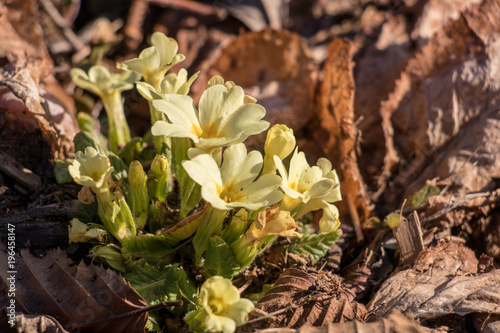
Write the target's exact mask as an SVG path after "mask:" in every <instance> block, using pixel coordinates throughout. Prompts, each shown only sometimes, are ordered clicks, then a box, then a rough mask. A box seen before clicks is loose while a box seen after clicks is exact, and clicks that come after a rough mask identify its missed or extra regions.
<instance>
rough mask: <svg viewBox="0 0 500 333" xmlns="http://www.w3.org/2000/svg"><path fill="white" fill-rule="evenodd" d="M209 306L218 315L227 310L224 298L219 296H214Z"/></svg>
mask: <svg viewBox="0 0 500 333" xmlns="http://www.w3.org/2000/svg"><path fill="white" fill-rule="evenodd" d="M208 306H210V309H211V310H212V313H214V314H216V315H220V314H222V313H224V312H225V311H226V304H225V303H224V300H223V299H221V298H219V297H212V298H211V299H210V303H209V304H208Z"/></svg>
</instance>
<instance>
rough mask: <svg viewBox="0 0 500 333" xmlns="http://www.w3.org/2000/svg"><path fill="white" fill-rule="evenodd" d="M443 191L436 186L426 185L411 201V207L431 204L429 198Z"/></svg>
mask: <svg viewBox="0 0 500 333" xmlns="http://www.w3.org/2000/svg"><path fill="white" fill-rule="evenodd" d="M440 192H441V189H440V188H439V187H437V186H435V185H425V186H424V187H422V188H421V189H420V190H419V191H418V192H417V193H415V194H414V195H413V197H412V198H411V199H410V207H411V208H417V207H420V206H422V205H424V204H427V203H429V197H432V196H433V195H438V194H439V193H440Z"/></svg>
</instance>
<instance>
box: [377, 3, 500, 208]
mask: <svg viewBox="0 0 500 333" xmlns="http://www.w3.org/2000/svg"><path fill="white" fill-rule="evenodd" d="M498 22H500V12H499V11H498V1H494V0H485V1H483V2H482V4H481V5H480V6H471V7H470V8H469V9H467V10H466V11H465V12H463V14H462V15H461V16H460V18H459V19H457V20H451V21H449V22H448V23H447V24H446V25H445V27H444V28H443V30H442V31H440V32H438V33H437V34H436V35H434V37H432V38H431V39H430V40H429V42H428V44H427V45H426V46H425V47H424V48H423V49H422V51H421V52H419V53H418V54H417V55H416V56H415V57H414V58H413V59H411V60H410V61H409V63H408V66H407V68H406V70H405V71H404V73H403V74H402V76H401V78H400V80H399V81H398V82H397V84H396V88H395V90H394V92H393V93H392V94H391V95H390V97H389V99H388V100H387V101H386V102H385V103H384V104H383V105H382V109H381V114H382V118H383V122H384V126H385V128H386V130H385V134H386V144H387V150H388V151H396V152H397V155H396V154H393V155H388V156H386V160H385V165H384V173H385V175H386V176H388V175H390V173H391V171H394V170H395V171H394V172H395V181H394V183H392V184H391V185H395V186H391V189H390V190H387V191H386V193H385V194H386V200H387V201H389V202H393V201H394V199H397V198H399V197H401V195H402V194H404V197H409V196H410V195H411V194H413V193H415V192H416V191H417V190H418V189H419V188H421V187H422V186H423V185H424V184H425V181H426V180H428V179H432V178H435V177H439V178H440V179H446V178H447V177H450V176H453V178H451V179H448V183H453V185H455V188H454V190H453V191H452V192H453V193H454V194H456V195H459V196H461V195H463V194H465V193H468V192H474V191H481V190H482V191H485V190H488V189H491V188H492V187H494V186H495V185H494V181H493V179H494V178H498V177H500V160H499V159H498V158H495V157H496V156H498V154H499V153H500V149H499V147H500V136H499V133H500V122H499V112H498V108H499V103H500V98H499V96H500V93H499V92H500V80H499V77H500V75H498V65H497V64H498V61H499V59H500V52H498V45H499V38H498V36H500V35H499V32H500V25H498ZM431 162H432V163H431ZM396 166H397V167H398V168H397V170H396ZM386 183H387V182H386V178H385V177H381V178H380V180H379V184H380V188H381V190H383V189H384V186H385V184H386ZM452 189H453V188H452ZM403 192H404V193H403Z"/></svg>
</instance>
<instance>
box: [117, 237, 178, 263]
mask: <svg viewBox="0 0 500 333" xmlns="http://www.w3.org/2000/svg"><path fill="white" fill-rule="evenodd" d="M121 244H122V254H123V256H124V257H127V258H144V259H145V260H146V262H147V263H148V264H150V265H156V264H158V263H159V262H160V261H161V263H162V264H167V263H169V262H171V261H172V260H173V257H174V254H175V253H174V251H173V249H172V248H171V247H170V246H169V245H168V241H167V240H166V238H165V236H163V235H152V234H145V235H137V236H133V237H127V238H125V239H124V240H123V241H122V242H121ZM161 266H164V265H161Z"/></svg>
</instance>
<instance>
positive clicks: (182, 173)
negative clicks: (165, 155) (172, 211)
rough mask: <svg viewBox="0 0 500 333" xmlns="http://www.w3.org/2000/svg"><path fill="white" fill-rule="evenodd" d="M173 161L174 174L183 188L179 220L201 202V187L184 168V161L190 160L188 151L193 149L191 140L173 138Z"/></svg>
mask: <svg viewBox="0 0 500 333" xmlns="http://www.w3.org/2000/svg"><path fill="white" fill-rule="evenodd" d="M172 147H173V148H172V159H173V161H174V172H175V175H176V176H177V177H176V178H177V181H178V182H179V186H180V188H181V211H180V213H179V218H180V219H183V218H184V217H186V216H187V214H188V213H189V212H190V211H191V210H193V208H194V207H196V205H198V203H199V202H200V200H201V187H200V185H198V184H197V183H195V182H194V181H193V180H192V179H191V177H189V175H188V174H187V172H186V170H184V168H183V167H182V161H184V160H188V159H189V158H188V156H187V151H188V149H189V148H191V143H190V141H189V139H185V138H173V140H172Z"/></svg>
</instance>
